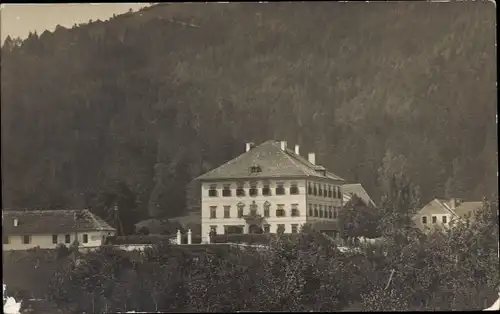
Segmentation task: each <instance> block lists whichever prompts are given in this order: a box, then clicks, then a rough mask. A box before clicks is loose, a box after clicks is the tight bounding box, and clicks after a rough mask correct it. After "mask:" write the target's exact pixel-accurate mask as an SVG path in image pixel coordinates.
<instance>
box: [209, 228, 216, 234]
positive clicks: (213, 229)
mask: <svg viewBox="0 0 500 314" xmlns="http://www.w3.org/2000/svg"><path fill="white" fill-rule="evenodd" d="M210 232H213V233H215V234H217V226H210Z"/></svg>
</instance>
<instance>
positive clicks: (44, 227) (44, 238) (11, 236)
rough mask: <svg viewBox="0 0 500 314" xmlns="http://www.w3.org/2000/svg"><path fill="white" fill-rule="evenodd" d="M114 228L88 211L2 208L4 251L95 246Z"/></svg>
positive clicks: (113, 232) (112, 232)
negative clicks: (76, 244)
mask: <svg viewBox="0 0 500 314" xmlns="http://www.w3.org/2000/svg"><path fill="white" fill-rule="evenodd" d="M115 234H116V229H114V228H113V227H111V226H110V225H108V224H107V223H106V222H105V221H104V220H102V219H101V218H99V217H98V216H96V215H94V214H92V213H91V212H90V211H88V210H5V211H3V212H2V240H3V250H4V251H9V250H29V249H32V248H35V247H39V248H41V249H55V248H56V247H57V246H58V245H60V244H63V245H66V246H69V245H72V244H74V243H75V242H77V243H78V245H79V246H80V247H96V246H100V245H103V244H104V241H105V239H106V237H108V236H112V235H115Z"/></svg>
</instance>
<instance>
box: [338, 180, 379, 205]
mask: <svg viewBox="0 0 500 314" xmlns="http://www.w3.org/2000/svg"><path fill="white" fill-rule="evenodd" d="M353 194H354V195H356V196H357V197H359V198H360V199H361V200H362V201H363V202H364V203H365V204H366V205H372V206H375V202H374V201H373V200H372V199H371V197H370V196H369V195H368V193H367V192H366V190H365V189H364V188H363V186H362V185H361V184H360V183H353V184H343V185H342V196H343V201H344V204H345V203H347V202H349V201H350V200H351V198H352V195H353Z"/></svg>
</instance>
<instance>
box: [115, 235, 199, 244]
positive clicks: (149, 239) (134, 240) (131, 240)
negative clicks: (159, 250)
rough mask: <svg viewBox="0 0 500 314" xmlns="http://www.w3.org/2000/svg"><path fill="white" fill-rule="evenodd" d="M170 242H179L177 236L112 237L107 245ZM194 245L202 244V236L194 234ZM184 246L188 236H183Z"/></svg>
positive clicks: (192, 238)
mask: <svg viewBox="0 0 500 314" xmlns="http://www.w3.org/2000/svg"><path fill="white" fill-rule="evenodd" d="M170 240H177V236H176V235H129V236H120V237H110V238H109V242H108V243H107V244H111V245H120V244H158V243H161V242H166V241H170ZM191 241H192V243H201V236H200V235H195V234H193V235H192V236H191ZM182 244H187V234H182Z"/></svg>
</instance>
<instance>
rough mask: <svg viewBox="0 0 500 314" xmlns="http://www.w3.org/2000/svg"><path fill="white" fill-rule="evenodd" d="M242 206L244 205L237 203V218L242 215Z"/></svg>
mask: <svg viewBox="0 0 500 314" xmlns="http://www.w3.org/2000/svg"><path fill="white" fill-rule="evenodd" d="M243 207H245V205H244V204H242V203H239V204H238V218H241V217H243Z"/></svg>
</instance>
